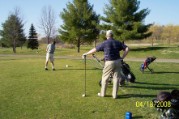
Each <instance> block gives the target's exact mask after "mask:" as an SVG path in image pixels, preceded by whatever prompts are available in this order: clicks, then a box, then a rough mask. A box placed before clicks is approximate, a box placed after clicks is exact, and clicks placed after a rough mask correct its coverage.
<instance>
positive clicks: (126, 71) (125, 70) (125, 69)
mask: <svg viewBox="0 0 179 119" xmlns="http://www.w3.org/2000/svg"><path fill="white" fill-rule="evenodd" d="M92 56H93V58H94V59H95V60H96V61H97V62H98V63H100V65H101V66H103V65H102V63H101V61H104V58H103V59H102V60H99V59H98V58H97V57H96V56H95V54H93V55H92ZM103 67H104V66H103ZM112 78H113V72H111V75H110V77H109V80H108V83H109V84H112ZM135 79H136V78H135V75H134V74H133V73H132V71H131V70H130V66H129V65H128V64H127V63H125V62H124V61H122V72H121V79H120V81H119V85H123V84H124V83H125V80H126V81H127V82H131V83H134V82H135ZM99 85H100V86H101V80H100V81H99Z"/></svg>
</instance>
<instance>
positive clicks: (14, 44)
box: [13, 40, 16, 53]
mask: <svg viewBox="0 0 179 119" xmlns="http://www.w3.org/2000/svg"><path fill="white" fill-rule="evenodd" d="M13 52H14V53H16V40H14V42H13Z"/></svg>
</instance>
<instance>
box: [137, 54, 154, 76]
mask: <svg viewBox="0 0 179 119" xmlns="http://www.w3.org/2000/svg"><path fill="white" fill-rule="evenodd" d="M155 59H156V57H154V56H153V57H147V59H146V60H145V61H144V63H142V64H141V67H140V71H141V72H142V73H144V70H145V69H146V68H147V69H148V70H149V71H150V72H151V73H153V69H150V68H149V65H150V64H151V63H152V62H153V61H154V60H155Z"/></svg>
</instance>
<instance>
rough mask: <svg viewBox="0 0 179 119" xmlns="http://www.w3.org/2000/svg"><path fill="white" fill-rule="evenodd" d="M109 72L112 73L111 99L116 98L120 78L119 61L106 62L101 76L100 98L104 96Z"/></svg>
mask: <svg viewBox="0 0 179 119" xmlns="http://www.w3.org/2000/svg"><path fill="white" fill-rule="evenodd" d="M111 72H113V73H112V74H113V91H112V97H113V98H117V92H118V87H119V79H120V78H121V60H120V59H118V60H114V61H106V62H105V66H104V69H103V75H102V86H101V96H102V97H104V96H105V95H106V89H107V85H108V80H109V77H110V74H111Z"/></svg>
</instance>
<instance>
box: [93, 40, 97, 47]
mask: <svg viewBox="0 0 179 119" xmlns="http://www.w3.org/2000/svg"><path fill="white" fill-rule="evenodd" d="M96 42H97V39H95V40H94V47H96Z"/></svg>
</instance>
